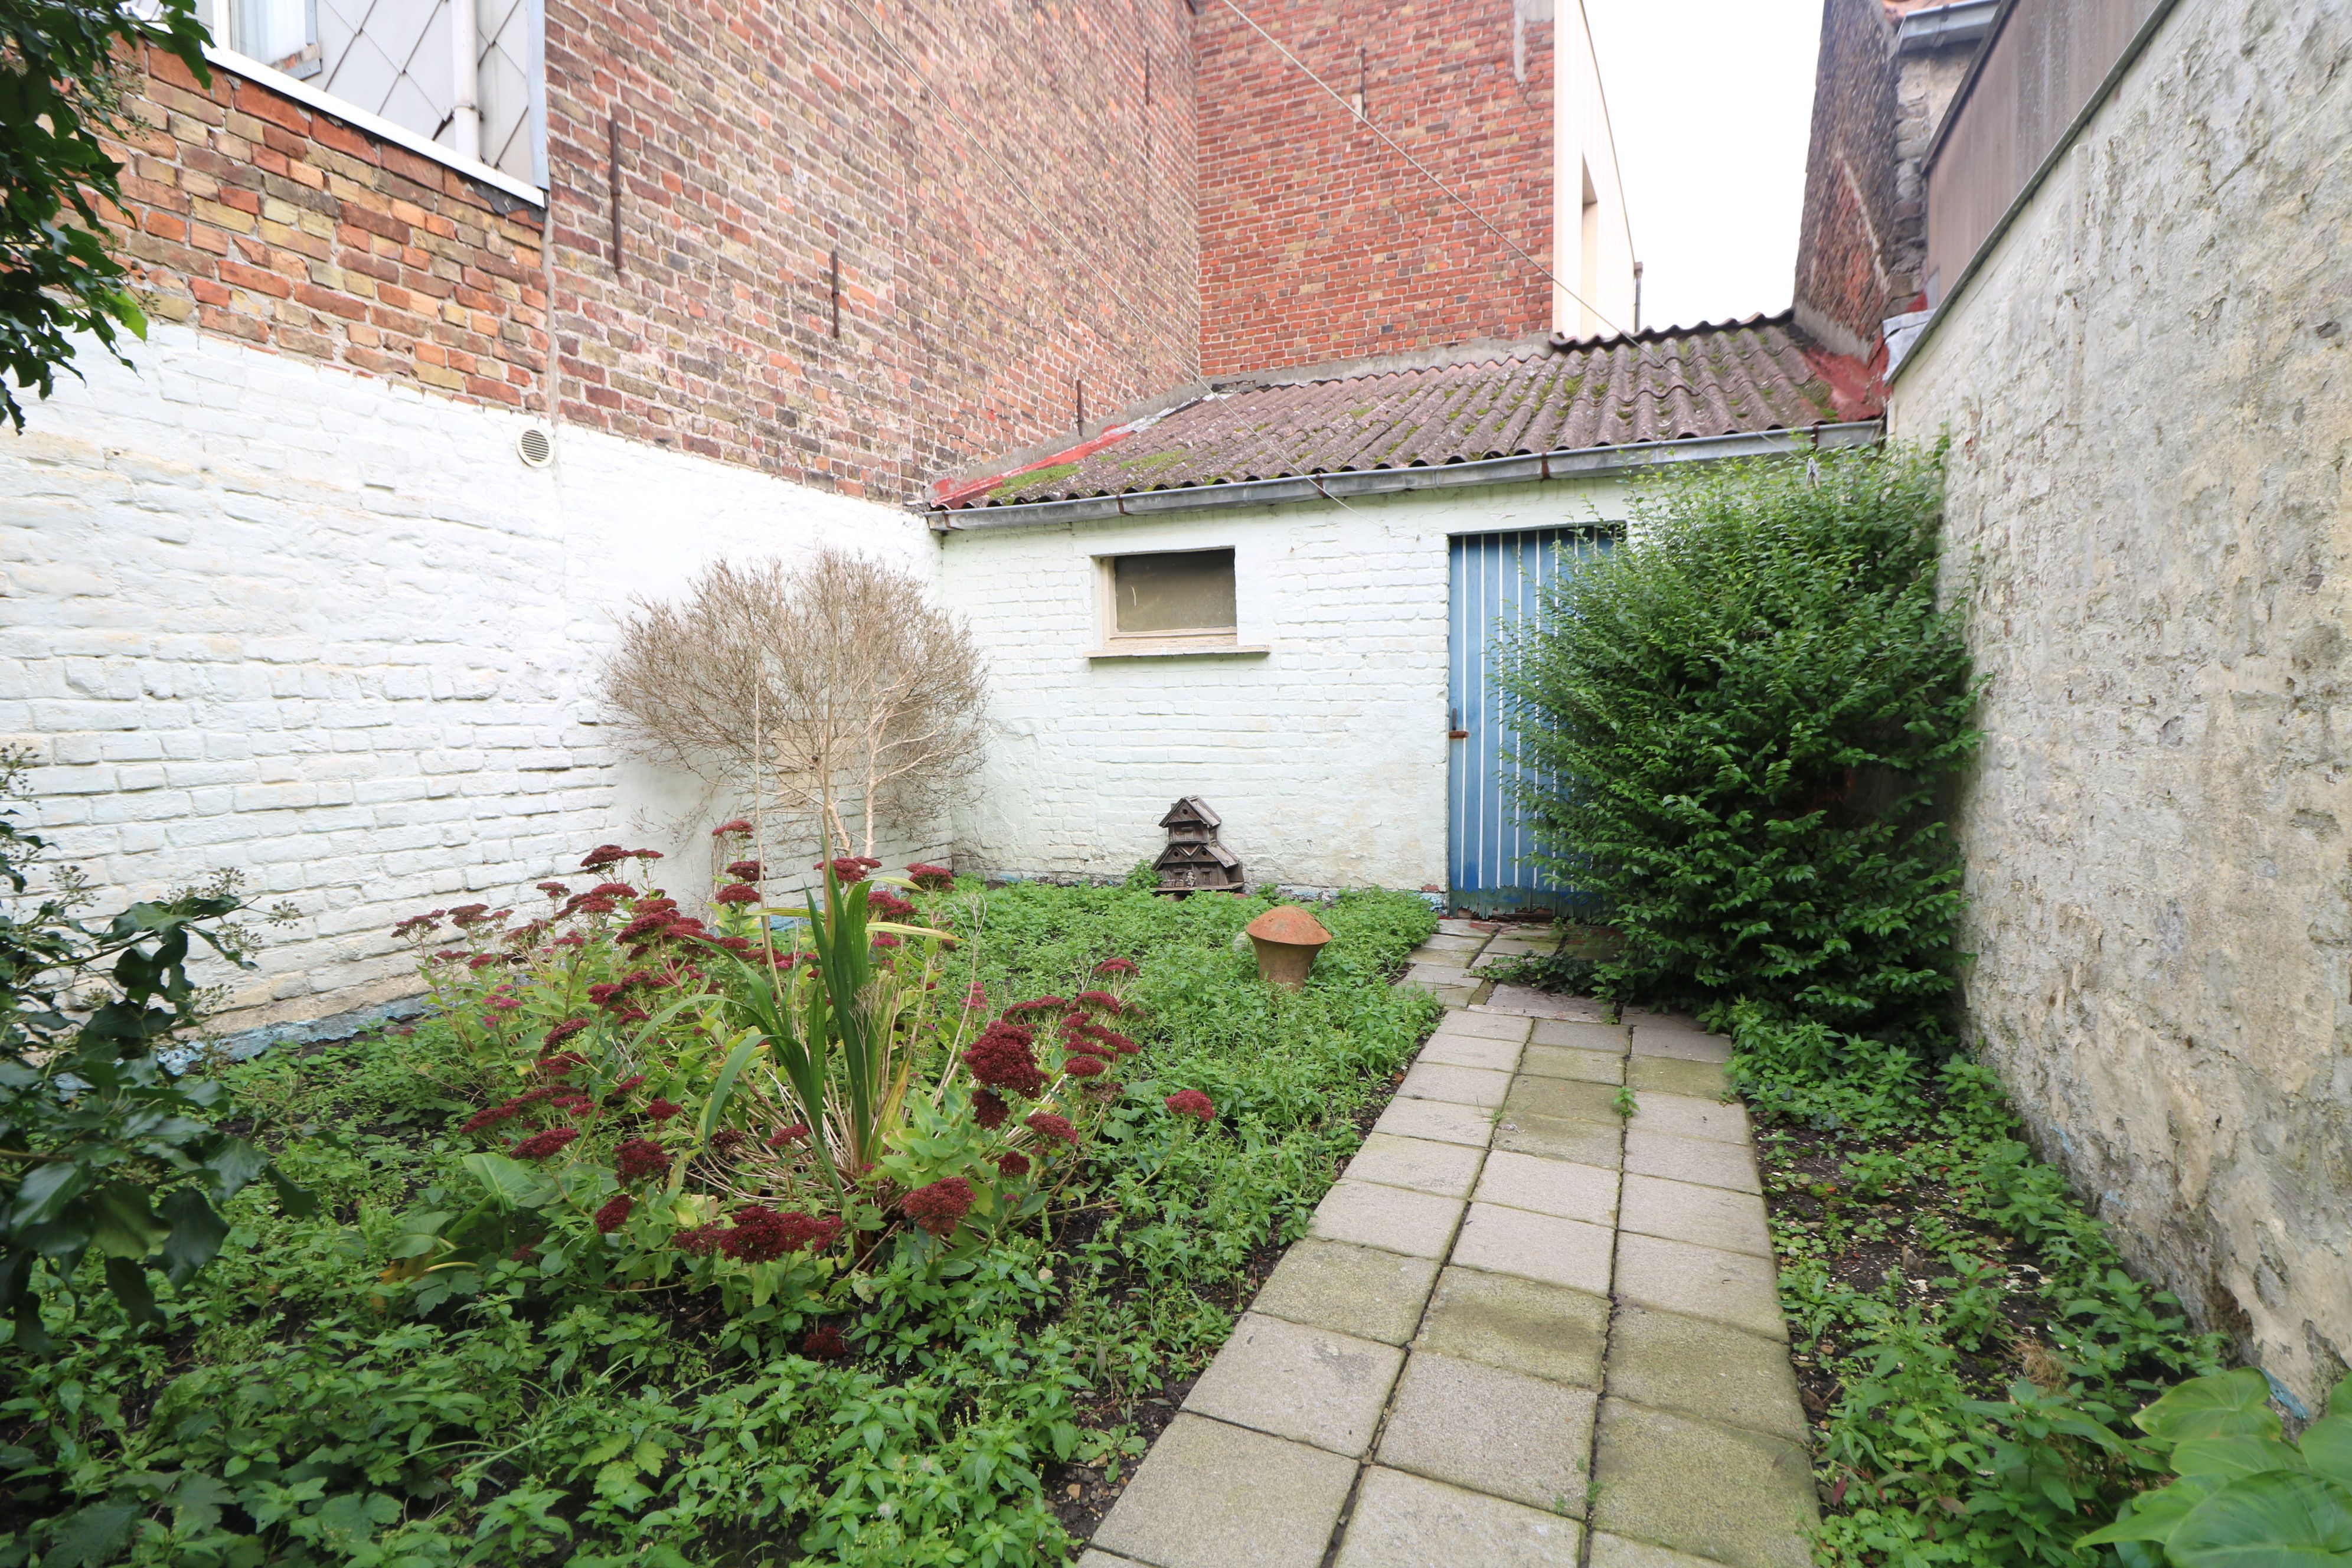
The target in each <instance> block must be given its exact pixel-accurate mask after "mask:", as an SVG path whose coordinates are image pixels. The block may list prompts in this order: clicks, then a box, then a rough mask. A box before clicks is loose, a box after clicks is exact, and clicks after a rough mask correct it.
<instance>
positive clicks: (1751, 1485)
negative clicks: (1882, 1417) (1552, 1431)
mask: <svg viewBox="0 0 2352 1568" xmlns="http://www.w3.org/2000/svg"><path fill="white" fill-rule="evenodd" d="M1592 1479H1593V1488H1594V1505H1593V1513H1592V1524H1593V1528H1594V1529H1595V1530H1596V1531H1608V1532H1609V1533H1611V1534H1612V1535H1621V1536H1624V1537H1627V1538H1629V1539H1631V1540H1633V1541H1643V1542H1652V1543H1654V1544H1656V1545H1659V1546H1664V1547H1668V1548H1671V1549H1673V1550H1674V1551H1676V1552H1689V1553H1691V1554H1692V1555H1694V1556H1698V1557H1706V1558H1711V1559H1713V1560H1714V1561H1715V1562H1717V1563H1727V1564H1730V1565H1731V1568H1811V1563H1812V1560H1813V1552H1812V1542H1811V1540H1810V1539H1809V1537H1808V1534H1807V1532H1808V1531H1810V1530H1811V1528H1812V1527H1813V1525H1814V1524H1815V1523H1816V1522H1817V1521H1819V1519H1820V1517H1821V1509H1820V1505H1819V1503H1818V1502H1817V1501H1816V1500H1815V1499H1814V1496H1813V1477H1812V1467H1811V1462H1810V1461H1809V1460H1808V1459H1807V1458H1806V1457H1805V1451H1804V1450H1803V1449H1802V1448H1800V1447H1797V1446H1796V1445H1794V1444H1793V1443H1785V1442H1782V1441H1781V1440H1780V1438H1778V1437H1772V1436H1766V1435H1765V1434H1763V1433H1761V1432H1748V1431H1743V1430H1741V1429H1740V1428H1738V1427H1733V1426H1715V1425H1713V1424H1711V1423H1707V1422H1702V1421H1693V1420H1691V1419H1689V1418H1688V1417H1686V1416H1682V1415H1672V1414H1670V1413H1668V1412H1665V1411H1659V1410H1650V1409H1646V1408H1644V1407H1643V1406H1641V1405H1633V1404H1630V1403H1628V1402H1627V1401H1625V1400H1622V1399H1613V1398H1612V1399H1608V1400H1604V1401H1603V1402H1602V1404H1601V1431H1600V1439H1599V1443H1598V1447H1597V1450H1596V1453H1595V1456H1594V1460H1593V1477H1592Z"/></svg>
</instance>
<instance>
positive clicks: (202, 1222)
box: [163, 1187, 228, 1285]
mask: <svg viewBox="0 0 2352 1568" xmlns="http://www.w3.org/2000/svg"><path fill="white" fill-rule="evenodd" d="M163 1217H164V1219H165V1220H167V1221H169V1222H170V1224H171V1226H172V1231H171V1234H170V1235H168V1236H166V1237H164V1238H163V1273H164V1277H165V1278H166V1279H170V1280H171V1281H172V1283H173V1284H174V1285H184V1284H185V1283H187V1281H188V1280H189V1279H193V1278H194V1275H195V1272H196V1270H197V1269H199V1268H203V1267H204V1266H205V1264H207V1263H210V1262H211V1261H212V1260H213V1258H214V1256H215V1254H217V1253H218V1252H219V1251H220V1249H221V1243H222V1242H224V1241H226V1240H227V1239H228V1223H227V1222H226V1220H224V1219H222V1218H221V1216H220V1215H217V1214H215V1213H214V1212H213V1205H211V1204H210V1203H209V1202H208V1201H206V1199H205V1194H203V1193H201V1192H199V1191H198V1190H196V1189H195V1188H194V1187H179V1188H176V1189H174V1190H173V1192H172V1194H170V1195H169V1196H167V1197H166V1198H164V1200H163Z"/></svg>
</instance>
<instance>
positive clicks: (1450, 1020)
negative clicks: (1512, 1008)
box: [1432, 1009, 1536, 1045]
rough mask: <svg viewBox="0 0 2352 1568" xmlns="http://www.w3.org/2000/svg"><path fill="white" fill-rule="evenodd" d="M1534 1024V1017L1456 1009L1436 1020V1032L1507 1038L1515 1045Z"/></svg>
mask: <svg viewBox="0 0 2352 1568" xmlns="http://www.w3.org/2000/svg"><path fill="white" fill-rule="evenodd" d="M1535 1026H1536V1023H1535V1020H1534V1019H1532V1018H1523V1017H1519V1016H1516V1015H1513V1014H1509V1013H1473V1012H1469V1011H1466V1010H1461V1009H1457V1010H1455V1011H1454V1012H1450V1013H1448V1014H1446V1015H1445V1016H1444V1017H1443V1018H1441V1019H1439V1020H1438V1022H1437V1034H1439V1035H1463V1036H1467V1037H1472V1038H1475V1039H1481V1040H1509V1041H1510V1042H1512V1043H1513V1044H1514V1045H1517V1044H1520V1043H1522V1042H1524V1041H1525V1040H1526V1039H1527V1037H1528V1030H1529V1029H1531V1028H1534V1027H1535ZM1434 1037H1435V1036H1433V1037H1432V1038H1434Z"/></svg>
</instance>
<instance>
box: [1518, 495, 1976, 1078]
mask: <svg viewBox="0 0 2352 1568" xmlns="http://www.w3.org/2000/svg"><path fill="white" fill-rule="evenodd" d="M1942 473H1943V468H1942V455H1941V452H1940V451H1927V452H1920V451H1901V450H1896V451H1888V452H1884V453H1866V454H1853V455H1838V456H1831V455H1822V456H1818V457H1813V458H1785V459H1775V460H1769V461H1764V462H1758V463H1752V464H1746V465H1739V466H1727V467H1721V468H1710V469H1706V470H1702V471H1695V472H1685V473H1678V474H1675V475H1672V476H1669V477H1662V478H1660V479H1655V480H1653V481H1650V482H1648V483H1647V484H1645V485H1644V486H1643V489H1641V490H1640V492H1639V493H1638V495H1637V497H1636V499H1635V501H1634V504H1633V520H1632V522H1631V525H1630V527H1629V528H1628V530H1627V531H1626V535H1625V537H1624V539H1623V540H1622V542H1620V543H1619V544H1618V546H1617V548H1616V549H1614V550H1612V551H1609V552H1604V553H1601V554H1598V555H1594V556H1590V557H1587V558H1586V559H1585V560H1584V562H1583V563H1581V564H1580V566H1579V568H1578V569H1577V570H1576V571H1575V572H1573V573H1563V574H1561V575H1560V577H1559V579H1558V580H1557V583H1556V584H1555V585H1554V586H1552V587H1551V588H1550V589H1549V590H1548V591H1547V596H1546V599H1545V602H1544V605H1543V613H1542V614H1541V615H1540V616H1537V617H1535V618H1534V619H1533V620H1532V621H1530V622H1529V623H1528V628H1527V629H1526V630H1525V631H1524V632H1523V633H1522V634H1521V635H1520V636H1519V637H1518V638H1517V640H1516V641H1515V642H1514V643H1513V644H1512V645H1510V648H1509V658H1508V659H1507V665H1508V671H1507V679H1506V684H1507V689H1508V690H1509V692H1510V693H1511V695H1512V697H1513V699H1514V700H1515V702H1516V705H1517V710H1518V717H1519V721H1520V730H1521V733H1522V734H1524V735H1525V736H1527V737H1528V742H1527V743H1528V749H1529V751H1530V752H1531V753H1532V761H1533V762H1534V763H1535V764H1536V765H1535V767H1534V768H1533V769H1531V770H1530V771H1529V773H1528V774H1527V775H1526V782H1525V783H1524V784H1522V788H1521V800H1520V805H1521V807H1522V810H1523V811H1524V812H1525V814H1526V816H1527V817H1528V820H1529V821H1530V822H1531V823H1532V825H1533V826H1534V829H1535V832H1536V835H1537V838H1538V844H1539V845H1540V846H1541V847H1543V849H1544V850H1545V851H1546V853H1547V855H1548V857H1549V861H1550V863H1551V865H1552V868H1553V869H1554V870H1555V871H1556V872H1557V873H1558V874H1559V876H1560V877H1561V878H1562V879H1565V880H1566V881H1568V882H1569V883H1570V884H1571V885H1572V886H1575V887H1576V888H1578V889H1581V890H1582V891H1584V892H1586V893H1588V894H1591V895H1593V896H1594V897H1596V898H1597V899H1598V900H1600V901H1601V903H1603V904H1604V905H1605V906H1606V908H1607V910H1608V916H1607V918H1608V919H1609V920H1610V921H1612V923H1614V924H1615V925H1616V926H1617V927H1618V928H1619V929H1620V930H1621V931H1622V933H1623V937H1624V946H1623V951H1622V954H1621V955H1620V956H1619V957H1617V958H1616V959H1614V960H1612V961H1611V962H1609V963H1605V964H1604V965H1602V967H1601V971H1600V976H1599V979H1600V984H1601V985H1602V986H1603V987H1604V988H1605V989H1606V990H1608V991H1609V992H1611V993H1612V994H1617V995H1621V996H1625V997H1628V998H1637V997H1642V996H1669V997H1676V998H1680V999H1685V1000H1689V1001H1694V1002H1697V1003H1699V1004H1701V1005H1717V1004H1727V1003H1728V1002H1730V1001H1733V1000H1736V999H1741V998H1745V999H1748V1000H1751V1001H1755V1002H1758V1003H1760V1004H1763V1005H1766V1006H1768V1007H1771V1008H1773V1009H1774V1010H1776V1011H1779V1012H1781V1013H1783V1014H1786V1015H1790V1016H1807V1017H1811V1018H1814V1019H1818V1020H1821V1021H1822V1022H1824V1023H1827V1024H1829V1025H1831V1026H1835V1027H1839V1028H1844V1029H1853V1028H1869V1029H1874V1030H1880V1031H1885V1030H1892V1031H1895V1033H1897V1034H1902V1035H1916V1034H1919V1033H1920V1032H1922V1031H1923V1030H1924V1031H1926V1032H1927V1033H1931V1034H1932V1033H1933V1032H1935V1030H1934V1026H1935V1021H1936V1020H1937V1017H1938V1016H1939V1014H1940V1011H1941V1005H1942V1003H1943V1001H1944V999H1945V997H1946V995H1947V994H1948V992H1949V990H1950V988H1951V985H1952V980H1953V969H1954V964H1955V957H1956V955H1955V952H1954V946H1953V942H1954V935H1953V933H1954V930H1955V925H1956V921H1957V920H1958V913H1959V908H1960V890H1959V873H1958V864H1957V860H1956V858H1955V856H1954V853H1953V849H1952V846H1951V841H1950V839H1949V837H1948V835H1947V833H1946V830H1945V827H1944V824H1943V822H1942V820H1941V817H1940V814H1939V812H1938V810H1937V794H1938V787H1939V786H1940V785H1941V784H1943V783H1944V782H1945V781H1946V780H1947V779H1948V778H1949V777H1950V775H1951V774H1952V773H1954V772H1955V771H1956V770H1957V769H1958V768H1959V767H1960V766H1961V765H1962V764H1963V763H1965V762H1966V760H1967V759H1968V757H1969V753H1970V752H1971V751H1972V750H1973V749H1974V747H1975V745H1976V742H1977V736H1976V733H1975V731H1973V730H1972V729H1971V728H1970V727H1969V707H1970V704H1971V702H1972V700H1973V695H1974V687H1973V684H1972V682H1971V679H1970V677H1969V660H1968V656H1967V652H1966V650H1965V648H1964V647H1963V645H1962V642H1961V628H1960V622H1959V618H1958V615H1957V614H1956V613H1953V612H1949V611H1944V610H1939V609H1938V608H1937V604H1936V595H1935V577H1936V567H1937V518H1938V515H1939V513H1940V510H1941V501H1942Z"/></svg>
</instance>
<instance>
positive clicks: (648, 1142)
mask: <svg viewBox="0 0 2352 1568" xmlns="http://www.w3.org/2000/svg"><path fill="white" fill-rule="evenodd" d="M613 1168H614V1170H615V1171H617V1172H619V1173H620V1176H621V1180H623V1181H625V1182H641V1181H644V1180H645V1179H646V1177H648V1176H667V1174H669V1151H668V1150H667V1149H665V1148H663V1147H662V1146H661V1145H660V1144H658V1143H656V1142H654V1141H653V1140H652V1139H650V1138H630V1139H626V1140H624V1141H623V1142H622V1143H621V1146H620V1147H619V1148H617V1149H615V1150H614V1151H613Z"/></svg>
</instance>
